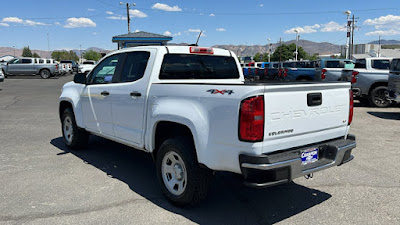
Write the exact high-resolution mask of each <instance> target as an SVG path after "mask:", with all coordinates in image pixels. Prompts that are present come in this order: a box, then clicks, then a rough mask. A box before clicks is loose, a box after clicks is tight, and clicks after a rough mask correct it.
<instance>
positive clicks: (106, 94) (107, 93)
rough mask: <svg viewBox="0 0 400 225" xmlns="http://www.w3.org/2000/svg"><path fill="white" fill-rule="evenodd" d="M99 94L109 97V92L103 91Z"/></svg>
mask: <svg viewBox="0 0 400 225" xmlns="http://www.w3.org/2000/svg"><path fill="white" fill-rule="evenodd" d="M100 94H101V95H103V96H109V95H110V92H108V91H103V92H101V93H100Z"/></svg>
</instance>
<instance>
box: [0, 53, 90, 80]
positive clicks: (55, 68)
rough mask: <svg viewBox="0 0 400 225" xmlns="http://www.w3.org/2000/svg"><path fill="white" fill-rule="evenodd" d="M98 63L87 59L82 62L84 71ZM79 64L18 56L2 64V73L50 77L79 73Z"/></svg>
mask: <svg viewBox="0 0 400 225" xmlns="http://www.w3.org/2000/svg"><path fill="white" fill-rule="evenodd" d="M95 64H96V63H95V62H94V61H91V60H90V61H89V60H88V61H85V62H83V64H82V69H81V71H82V72H83V73H88V72H90V71H91V70H92V69H93V67H94V65H95ZM78 67H79V65H78V64H77V63H76V62H75V61H73V60H62V61H61V62H57V61H56V60H54V59H43V58H32V57H18V58H13V59H11V60H9V61H8V62H3V63H2V64H1V65H0V71H1V74H2V75H3V76H4V77H7V76H12V75H40V77H42V78H50V77H54V76H56V75H65V74H67V73H71V74H72V73H77V72H78V70H79V69H78Z"/></svg>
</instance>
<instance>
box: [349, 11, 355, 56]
mask: <svg viewBox="0 0 400 225" xmlns="http://www.w3.org/2000/svg"><path fill="white" fill-rule="evenodd" d="M354 28H355V18H354V14H353V20H352V23H351V49H350V59H352V58H353V54H354Z"/></svg>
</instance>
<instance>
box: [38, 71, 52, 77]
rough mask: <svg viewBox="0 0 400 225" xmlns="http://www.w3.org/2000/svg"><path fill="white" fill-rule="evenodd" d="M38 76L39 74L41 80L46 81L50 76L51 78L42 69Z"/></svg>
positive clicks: (48, 72) (47, 72) (49, 74)
mask: <svg viewBox="0 0 400 225" xmlns="http://www.w3.org/2000/svg"><path fill="white" fill-rule="evenodd" d="M39 74H40V77H41V78H43V79H48V78H50V76H51V73H50V71H49V70H47V69H42V70H41V71H40V72H39Z"/></svg>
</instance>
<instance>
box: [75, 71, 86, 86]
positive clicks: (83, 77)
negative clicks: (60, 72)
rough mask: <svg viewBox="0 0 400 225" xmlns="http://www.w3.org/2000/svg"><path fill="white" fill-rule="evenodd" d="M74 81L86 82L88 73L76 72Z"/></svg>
mask: <svg viewBox="0 0 400 225" xmlns="http://www.w3.org/2000/svg"><path fill="white" fill-rule="evenodd" d="M74 82H75V83H77V84H86V74H85V73H77V74H75V76H74Z"/></svg>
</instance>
